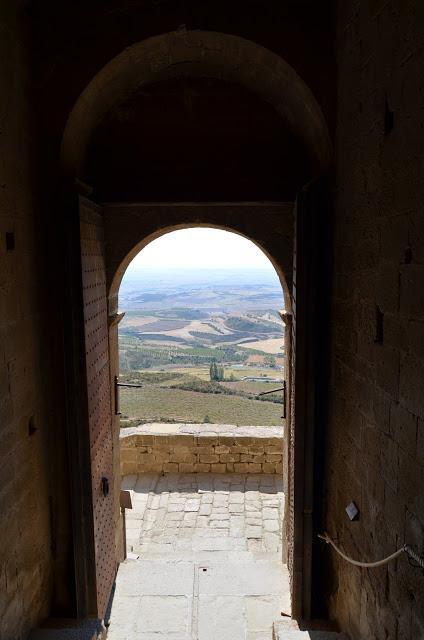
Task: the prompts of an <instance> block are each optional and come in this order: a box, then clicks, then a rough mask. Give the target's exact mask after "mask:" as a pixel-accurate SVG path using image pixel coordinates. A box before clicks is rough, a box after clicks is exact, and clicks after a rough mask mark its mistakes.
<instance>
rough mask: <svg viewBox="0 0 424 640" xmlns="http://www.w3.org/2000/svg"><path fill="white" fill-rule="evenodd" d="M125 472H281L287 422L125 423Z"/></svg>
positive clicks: (122, 446)
mask: <svg viewBox="0 0 424 640" xmlns="http://www.w3.org/2000/svg"><path fill="white" fill-rule="evenodd" d="M120 444H121V474H122V475H123V476H124V475H130V474H141V473H267V474H268V473H278V474H281V473H282V471H283V466H282V461H283V428H282V427H251V426H247V427H237V426H235V425H216V424H207V425H205V424H161V423H154V424H144V425H140V426H139V427H131V428H128V429H122V430H121V433H120Z"/></svg>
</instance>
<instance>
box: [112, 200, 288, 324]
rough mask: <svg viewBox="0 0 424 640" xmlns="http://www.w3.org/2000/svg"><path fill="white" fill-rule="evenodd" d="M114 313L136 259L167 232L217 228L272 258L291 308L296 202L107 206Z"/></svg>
mask: <svg viewBox="0 0 424 640" xmlns="http://www.w3.org/2000/svg"><path fill="white" fill-rule="evenodd" d="M103 215H104V221H105V237H106V263H107V280H108V292H109V314H110V315H113V314H114V313H116V312H117V310H118V291H119V286H120V283H121V280H122V277H123V275H124V273H125V270H126V269H127V267H128V265H129V264H130V262H131V260H132V259H133V258H134V257H135V256H136V255H137V253H139V251H141V250H142V249H143V248H144V247H145V246H146V245H147V244H149V242H151V241H152V240H155V239H156V238H158V237H160V236H161V235H163V234H164V233H169V232H170V231H175V230H177V229H184V228H190V227H202V226H203V227H215V228H219V229H224V230H226V231H232V232H235V233H238V234H240V235H243V236H244V237H246V238H248V239H249V240H251V241H252V242H254V243H255V244H256V245H257V246H258V247H259V248H260V249H261V250H262V251H263V252H264V253H265V254H266V255H267V257H268V258H269V259H270V261H271V262H272V264H273V266H274V267H275V270H276V271H277V274H278V276H279V278H280V282H281V286H282V288H283V292H284V300H285V306H286V310H287V311H288V312H290V310H291V287H292V245H293V224H294V219H293V203H292V202H285V203H275V204H274V203H259V204H255V203H232V204H227V203H225V204H210V203H207V204H206V203H205V204H196V203H193V204H184V203H181V204H116V205H105V206H104V208H103Z"/></svg>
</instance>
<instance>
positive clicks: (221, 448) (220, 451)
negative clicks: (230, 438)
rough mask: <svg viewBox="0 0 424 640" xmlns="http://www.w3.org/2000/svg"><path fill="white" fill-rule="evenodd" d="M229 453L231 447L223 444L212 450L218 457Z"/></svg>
mask: <svg viewBox="0 0 424 640" xmlns="http://www.w3.org/2000/svg"><path fill="white" fill-rule="evenodd" d="M230 451H231V447H229V446H228V445H224V444H219V445H217V446H216V447H215V448H214V453H218V454H219V455H221V454H225V453H230Z"/></svg>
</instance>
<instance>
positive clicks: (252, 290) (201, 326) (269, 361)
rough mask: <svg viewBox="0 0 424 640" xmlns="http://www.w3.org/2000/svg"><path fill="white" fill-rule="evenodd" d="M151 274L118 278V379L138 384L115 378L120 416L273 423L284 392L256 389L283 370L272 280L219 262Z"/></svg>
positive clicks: (273, 384) (277, 380)
mask: <svg viewBox="0 0 424 640" xmlns="http://www.w3.org/2000/svg"><path fill="white" fill-rule="evenodd" d="M155 277H156V276H152V280H151V282H150V281H148V282H144V285H143V287H142V289H141V290H140V287H141V285H140V283H132V284H131V283H130V284H128V283H127V284H126V283H125V282H124V283H123V290H122V291H121V295H120V307H121V310H123V311H126V315H125V317H124V319H123V321H122V322H121V323H120V325H119V355H120V370H121V380H122V381H123V382H125V381H126V382H130V381H132V382H134V381H137V382H140V383H141V384H142V385H143V387H142V388H141V389H135V388H125V387H121V388H120V408H121V412H122V426H126V425H129V424H138V423H141V422H151V421H173V422H205V423H207V422H215V423H222V424H234V425H255V424H257V425H273V426H274V425H278V424H281V423H282V419H281V415H282V413H283V408H282V404H281V403H282V394H281V393H276V394H269V395H267V396H265V397H262V398H258V396H257V394H259V393H260V392H261V391H265V390H266V391H268V390H270V389H272V388H279V387H281V386H282V380H283V377H284V367H283V362H284V359H283V355H284V351H283V347H284V345H283V325H282V322H281V319H280V317H279V314H278V313H277V309H279V308H282V306H283V305H282V302H283V301H282V292H281V288H280V285H279V283H278V284H276V283H275V281H273V282H272V283H271V282H270V281H269V280H266V278H265V280H264V281H263V282H262V277H263V276H262V275H261V276H260V277H259V276H258V277H257V282H256V284H254V283H253V282H252V281H251V278H252V274H251V273H250V274H249V280H248V281H243V277H241V276H240V274H238V275H237V278H236V279H235V281H234V282H233V281H232V280H234V278H233V275H232V274H226V273H222V272H220V274H219V275H215V276H214V275H213V274H212V275H211V274H208V279H207V280H205V281H202V280H201V279H199V277H198V275H196V277H195V280H194V281H193V280H190V278H189V279H188V280H187V275H185V276H184V277H182V276H180V275H178V274H173V280H172V282H170V283H168V284H167V283H166V282H165V279H162V278H159V277H158V278H156V279H155ZM167 277H168V276H167ZM169 277H170V276H169ZM190 277H192V276H190ZM255 277H256V276H254V275H253V281H254V280H255ZM214 278H215V279H214ZM240 278H241V279H240ZM277 356H279V357H277Z"/></svg>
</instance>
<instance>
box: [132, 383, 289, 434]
mask: <svg viewBox="0 0 424 640" xmlns="http://www.w3.org/2000/svg"><path fill="white" fill-rule="evenodd" d="M120 405H121V413H122V419H123V420H122V421H123V426H125V422H126V421H127V420H128V419H129V420H130V421H131V423H132V424H134V423H136V424H137V423H140V422H167V421H173V422H204V420H205V418H206V417H207V418H208V419H209V422H212V423H218V424H236V425H243V426H247V425H270V426H274V425H279V424H282V420H281V415H282V406H281V404H277V403H274V402H262V401H260V400H252V399H250V398H242V397H238V396H227V395H222V394H221V395H215V394H208V393H199V392H197V391H185V390H181V389H169V388H165V387H161V388H160V390H159V389H158V387H157V385H155V384H152V385H150V384H146V385H145V386H143V388H142V389H126V388H125V387H121V389H120Z"/></svg>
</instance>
